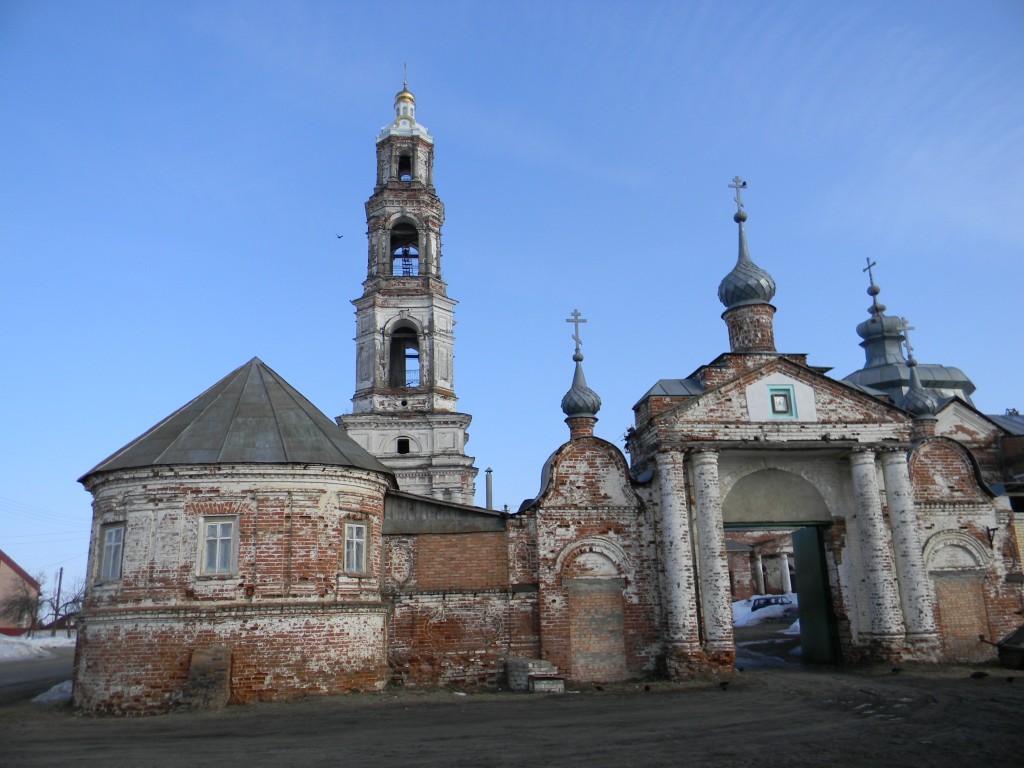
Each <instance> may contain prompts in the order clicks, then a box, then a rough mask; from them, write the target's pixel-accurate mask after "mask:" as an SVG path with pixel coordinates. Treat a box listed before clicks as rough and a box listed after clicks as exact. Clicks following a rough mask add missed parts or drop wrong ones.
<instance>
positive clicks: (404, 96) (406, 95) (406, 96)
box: [395, 83, 416, 104]
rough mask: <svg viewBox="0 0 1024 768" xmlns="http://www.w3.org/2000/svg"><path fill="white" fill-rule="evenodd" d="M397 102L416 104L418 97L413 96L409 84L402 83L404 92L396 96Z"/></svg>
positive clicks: (401, 91)
mask: <svg viewBox="0 0 1024 768" xmlns="http://www.w3.org/2000/svg"><path fill="white" fill-rule="evenodd" d="M395 101H411V102H412V103H413V104H415V103H416V97H415V96H413V95H412V92H411V91H410V90H409V86H408V84H407V83H402V90H400V91H399V92H398V93H396V94H395Z"/></svg>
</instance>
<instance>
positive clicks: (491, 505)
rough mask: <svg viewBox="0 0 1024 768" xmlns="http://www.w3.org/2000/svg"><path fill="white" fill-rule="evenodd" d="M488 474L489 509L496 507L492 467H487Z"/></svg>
mask: <svg viewBox="0 0 1024 768" xmlns="http://www.w3.org/2000/svg"><path fill="white" fill-rule="evenodd" d="M486 474H487V508H488V509H494V483H493V481H492V478H491V475H492V471H491V468H490V467H488V468H487V472H486Z"/></svg>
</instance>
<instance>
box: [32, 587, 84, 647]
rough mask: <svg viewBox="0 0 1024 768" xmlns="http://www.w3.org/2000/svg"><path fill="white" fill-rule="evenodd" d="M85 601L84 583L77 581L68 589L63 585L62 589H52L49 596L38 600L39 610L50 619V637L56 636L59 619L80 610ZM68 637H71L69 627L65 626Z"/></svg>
mask: <svg viewBox="0 0 1024 768" xmlns="http://www.w3.org/2000/svg"><path fill="white" fill-rule="evenodd" d="M84 600H85V581H84V580H82V579H78V580H77V581H75V583H74V584H73V585H71V587H70V588H69V587H68V585H66V584H65V585H64V586H63V589H58V588H54V589H52V590H50V594H48V595H47V596H46V597H44V598H42V599H41V600H40V603H41V610H42V612H43V613H44V614H48V615H49V616H50V617H51V619H50V636H51V637H52V636H53V635H56V634H57V624H58V623H59V622H60V621H61V619H66V618H68V617H70V616H73V615H74V614H76V613H78V612H79V611H80V610H82V602H83V601H84ZM65 629H66V630H67V635H68V637H70V636H71V627H70V626H69V625H68V624H65Z"/></svg>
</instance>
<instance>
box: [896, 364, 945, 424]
mask: <svg viewBox="0 0 1024 768" xmlns="http://www.w3.org/2000/svg"><path fill="white" fill-rule="evenodd" d="M907 364H908V365H909V366H910V389H908V390H907V393H906V394H905V395H903V397H901V398H900V401H899V402H898V403H897V404H896V405H898V406H899V407H900V408H902V409H903V410H904V411H908V412H910V413H912V414H914V416H916V417H918V418H921V417H928V416H934V415H935V414H936V413H937V412H938V410H939V406H940V405H941V404H942V403H941V401H940V400H939V397H938V396H937V395H936V394H935V392H931V391H929V390H927V389H925V388H924V387H922V386H921V380H920V379H919V378H918V376H917V360H915V359H914V358H910V361H909V362H908V363H907Z"/></svg>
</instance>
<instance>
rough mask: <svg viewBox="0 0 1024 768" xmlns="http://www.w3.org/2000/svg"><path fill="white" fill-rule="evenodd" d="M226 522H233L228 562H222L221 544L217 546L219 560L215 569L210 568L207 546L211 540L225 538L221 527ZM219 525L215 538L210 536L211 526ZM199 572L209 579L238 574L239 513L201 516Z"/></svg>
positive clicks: (217, 558)
mask: <svg viewBox="0 0 1024 768" xmlns="http://www.w3.org/2000/svg"><path fill="white" fill-rule="evenodd" d="M225 523H230V524H231V536H230V543H229V544H228V553H227V558H228V563H227V566H226V568H225V566H224V565H223V564H222V563H221V562H220V560H221V557H222V549H221V547H220V546H218V547H217V550H216V552H217V554H216V556H215V558H214V559H215V560H216V561H217V562H216V563H215V565H214V569H212V570H211V569H208V568H207V564H206V554H207V546H208V543H209V542H210V541H216V542H221V541H224V540H225V538H227V537H224V536H222V535H221V534H222V533H223V530H222V529H221V528H220V526H222V525H223V524H225ZM211 525H216V526H218V530H217V535H216V537H215V538H214V539H210V537H209V526H211ZM198 566H199V568H198V572H199V575H200V576H201V577H204V578H208V579H217V578H230V577H232V576H236V575H237V574H238V515H210V516H205V517H202V518H201V523H200V527H199V562H198Z"/></svg>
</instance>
